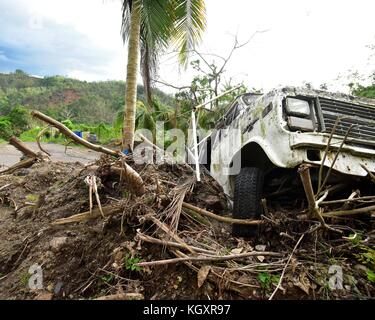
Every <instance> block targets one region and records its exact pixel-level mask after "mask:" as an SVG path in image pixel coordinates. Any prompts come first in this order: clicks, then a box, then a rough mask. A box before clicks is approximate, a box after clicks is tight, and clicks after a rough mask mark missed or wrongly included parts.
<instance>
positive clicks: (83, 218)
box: [51, 205, 124, 225]
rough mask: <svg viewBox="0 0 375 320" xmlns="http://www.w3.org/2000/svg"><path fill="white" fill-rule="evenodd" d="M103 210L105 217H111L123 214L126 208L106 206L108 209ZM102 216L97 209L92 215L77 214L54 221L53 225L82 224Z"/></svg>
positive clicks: (88, 213) (87, 212) (86, 213)
mask: <svg viewBox="0 0 375 320" xmlns="http://www.w3.org/2000/svg"><path fill="white" fill-rule="evenodd" d="M102 210H103V215H104V216H110V215H114V214H116V213H120V212H122V211H123V210H124V206H123V205H115V206H113V205H112V206H106V207H103V208H102ZM100 216H101V212H100V210H99V209H98V208H97V209H94V210H92V213H90V211H86V212H83V213H79V214H75V215H73V216H70V217H68V218H62V219H57V220H55V221H53V222H52V223H51V224H52V225H62V224H67V223H74V222H82V221H87V220H92V219H96V218H98V217H100Z"/></svg>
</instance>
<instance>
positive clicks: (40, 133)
mask: <svg viewBox="0 0 375 320" xmlns="http://www.w3.org/2000/svg"><path fill="white" fill-rule="evenodd" d="M49 128H50V126H47V127H45V128H44V129H42V130H41V131H40V132H39V133H38V136H37V137H36V143H37V144H38V147H39V149H40V151H42V152H44V153H45V154H46V155H47V156H49V157H50V156H51V154H50V153H49V152H48V151H47V150H45V149H44V148H43V147H42V145H41V143H40V138H41V137H42V136H43V134H44V133H45V132H46V131H47V130H48V129H49Z"/></svg>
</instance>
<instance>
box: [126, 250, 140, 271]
mask: <svg viewBox="0 0 375 320" xmlns="http://www.w3.org/2000/svg"><path fill="white" fill-rule="evenodd" d="M141 261H142V259H141V258H140V257H138V256H134V257H131V256H130V254H129V255H127V256H126V257H125V258H124V267H125V269H126V270H129V271H137V272H138V271H141V267H139V266H137V263H139V262H141Z"/></svg>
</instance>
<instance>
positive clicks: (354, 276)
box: [0, 157, 375, 299]
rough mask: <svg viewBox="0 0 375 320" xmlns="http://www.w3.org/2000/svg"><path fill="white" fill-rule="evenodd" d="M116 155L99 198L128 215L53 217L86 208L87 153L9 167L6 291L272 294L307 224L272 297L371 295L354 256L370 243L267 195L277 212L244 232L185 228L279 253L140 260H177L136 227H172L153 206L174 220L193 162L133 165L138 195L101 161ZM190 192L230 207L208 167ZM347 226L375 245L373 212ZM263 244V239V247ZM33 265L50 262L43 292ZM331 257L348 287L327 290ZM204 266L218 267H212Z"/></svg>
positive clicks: (22, 295)
mask: <svg viewBox="0 0 375 320" xmlns="http://www.w3.org/2000/svg"><path fill="white" fill-rule="evenodd" d="M111 161H112V160H111V159H109V158H106V157H103V158H102V159H100V160H99V161H98V165H99V170H97V171H96V172H95V174H96V176H98V177H99V178H100V183H99V194H100V200H101V203H102V205H103V206H107V205H116V204H117V205H119V204H121V205H123V208H124V209H123V211H122V213H119V214H115V215H112V216H107V217H106V218H103V217H99V218H97V219H92V220H90V221H85V222H80V223H71V224H63V225H60V226H54V225H51V223H52V222H54V221H56V219H61V218H65V217H69V216H72V215H74V214H77V213H80V212H84V211H87V210H88V209H89V197H88V186H87V185H86V184H85V182H84V179H85V177H86V176H87V175H89V174H91V173H92V171H90V168H86V167H84V166H83V165H82V164H80V163H62V162H43V163H36V164H35V165H33V166H32V167H31V168H29V169H20V170H18V171H17V172H16V173H14V174H13V175H2V176H0V299H92V298H97V297H100V296H106V295H113V294H118V293H140V294H142V295H143V296H144V298H145V299H208V298H210V299H222V298H226V299H266V298H268V297H269V296H270V294H271V293H272V291H273V290H274V289H275V287H276V284H277V281H278V280H277V279H279V278H278V277H280V274H281V273H282V270H283V268H284V266H285V264H286V262H287V259H288V257H289V255H290V253H291V252H292V249H293V247H294V246H295V244H296V242H297V240H298V239H299V237H300V235H301V234H303V233H305V236H304V239H303V241H301V244H300V246H299V247H298V250H296V251H295V257H293V258H292V259H291V261H290V263H289V266H288V268H287V269H286V270H287V272H286V273H285V276H284V279H283V282H282V286H281V288H280V290H278V292H277V294H276V296H275V298H277V299H353V298H354V299H357V298H358V299H365V298H370V297H374V295H375V290H374V286H373V284H372V283H371V281H370V280H369V279H368V278H367V275H366V271H367V270H368V268H369V267H370V266H369V265H368V264H366V263H365V262H361V261H360V260H358V258H357V257H356V256H355V254H360V253H361V252H363V248H362V249H361V247H360V245H362V244H361V242H358V243H354V242H353V241H349V240H346V239H344V238H342V235H337V234H334V233H333V234H332V233H329V232H326V231H319V230H318V229H317V228H315V229H317V230H313V229H314V226H315V224H314V223H312V222H311V221H297V219H296V218H295V216H296V212H298V211H299V210H300V209H296V208H297V207H300V206H301V205H302V204H301V203H302V202H301V203H299V204H296V203H293V204H291V205H290V206H289V207H283V208H279V207H278V205H277V203H276V204H274V203H269V212H268V214H267V215H266V216H267V218H268V219H269V220H270V222H269V223H266V224H265V225H264V226H262V227H261V228H260V229H259V230H258V232H256V236H254V237H253V238H249V239H245V240H244V239H236V238H233V237H232V236H231V235H230V231H231V227H230V225H228V224H225V223H219V222H217V221H214V220H212V221H211V220H207V219H206V218H204V219H203V220H202V217H198V216H192V215H188V214H185V213H184V211H182V213H181V216H180V220H179V222H178V235H179V237H180V238H181V239H182V240H183V241H184V242H185V243H186V244H188V245H189V246H195V247H199V248H201V249H207V250H214V251H215V252H217V254H218V255H219V256H220V255H228V254H237V253H241V252H247V251H252V250H258V251H270V252H271V251H272V252H276V253H280V256H279V257H272V256H271V257H269V256H263V257H258V258H257V257H250V258H246V259H242V260H240V261H237V262H236V261H229V262H215V263H214V262H209V263H207V262H206V263H203V262H194V263H189V262H188V263H185V264H184V263H176V264H168V265H157V266H145V267H137V266H136V263H137V262H140V261H156V260H163V259H170V258H175V255H174V254H173V252H174V251H173V250H171V249H170V248H167V247H166V246H160V245H157V244H151V243H148V242H145V241H141V240H140V238H139V233H138V234H137V231H138V232H140V233H141V234H144V235H148V236H152V237H154V238H160V239H162V238H163V237H164V236H161V234H162V232H161V231H160V229H159V228H157V227H156V226H155V225H154V224H153V223H152V222H150V221H149V220H147V216H148V215H150V214H151V215H153V216H154V217H156V218H157V219H159V220H160V221H164V222H165V223H166V224H167V225H172V224H173V223H172V222H173V218H175V217H173V212H174V211H173V210H172V211H171V210H170V211H169V212H172V218H171V216H169V215H167V214H166V212H167V211H168V210H166V209H167V208H168V205H169V204H170V203H171V201H172V200H173V199H176V197H177V196H178V192H180V191H181V190H180V191H177V190H176V188H175V186H181V185H182V184H183V183H186V181H189V179H192V174H191V171H189V168H187V167H181V166H174V165H167V164H165V165H162V166H158V167H156V166H151V165H149V166H145V167H137V166H134V168H135V169H136V170H137V171H138V172H140V173H141V176H142V178H143V179H144V182H145V185H146V194H145V195H143V196H142V197H135V196H133V195H132V194H131V193H130V192H129V191H128V188H127V186H126V184H125V185H124V184H121V182H120V181H119V180H118V179H117V178H116V177H113V176H108V175H106V174H104V172H105V170H104V169H103V168H104V167H105V166H106V165H107V164H108V163H109V162H111ZM185 191H186V190H185ZM184 201H185V202H188V203H190V204H194V205H195V206H198V207H201V208H206V209H208V210H211V211H212V212H215V213H216V214H225V215H227V214H230V208H228V205H227V203H228V201H227V198H226V196H225V195H224V193H223V191H222V190H221V188H220V186H219V185H218V184H217V183H216V182H215V181H213V179H212V178H210V177H209V176H208V175H204V178H203V181H202V182H201V183H197V182H195V183H194V182H192V185H191V188H189V187H187V191H186V195H185V197H184ZM296 201H297V200H296ZM94 205H95V207H96V206H97V205H96V202H95V201H94ZM346 225H348V226H350V227H351V228H352V229H350V230H359V229H360V230H361V233H362V237H363V238H362V239H365V240H366V241H365V242H363V245H364V246H366V248H367V247H368V248H373V246H374V233H373V231H372V230H373V222H371V221H370V220H368V219H367V220H366V219H364V220H363V219H356V220H355V221H351V222H350V223H349V222H346ZM309 231H311V232H309ZM348 235H349V232H347V233H345V234H344V236H348ZM164 239H166V240H171V239H170V238H165V237H164ZM259 245H261V246H264V247H262V248H260V249H259V248H257V247H258V246H259ZM181 251H183V250H181ZM184 252H185V251H184ZM185 253H186V254H188V252H185ZM36 264H37V265H39V266H41V267H42V270H43V289H41V290H32V289H30V288H29V286H28V283H29V280H30V274H29V268H30V267H31V266H33V265H36ZM331 265H339V266H341V267H342V268H343V275H344V287H343V288H342V289H340V290H330V289H329V288H328V284H327V283H328V279H329V277H330V276H331V275H330V274H329V267H330V266H331ZM205 266H209V269H207V270H206V271H208V272H207V274H205V272H204V267H205ZM244 268H245V269H244ZM197 271H199V272H198V276H197ZM202 277H203V279H202ZM198 278H200V283H199V287H198V280H197V279H198ZM202 281H203V283H202Z"/></svg>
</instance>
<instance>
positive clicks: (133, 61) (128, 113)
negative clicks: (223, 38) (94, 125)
mask: <svg viewBox="0 0 375 320" xmlns="http://www.w3.org/2000/svg"><path fill="white" fill-rule="evenodd" d="M122 17H123V19H122V28H121V32H122V35H123V39H124V41H126V42H127V43H128V65H127V75H126V90H125V112H124V123H123V139H122V147H123V150H124V149H126V150H129V151H131V150H132V149H133V145H134V129H135V113H136V101H137V72H138V63H139V50H140V44H142V48H143V50H142V53H143V54H145V53H147V55H146V54H145V58H144V59H142V60H143V62H144V61H147V62H154V64H151V63H149V64H148V65H146V66H144V65H143V68H142V70H143V72H142V73H143V74H145V72H144V71H145V68H146V69H147V70H148V72H150V70H152V66H153V65H155V63H156V59H155V57H157V53H158V52H160V50H162V49H165V48H166V47H167V46H169V45H170V44H172V43H173V44H175V45H176V46H177V47H178V49H179V52H180V62H181V63H182V64H184V65H186V62H187V58H188V52H189V50H190V49H191V48H192V47H193V46H194V44H195V43H196V42H197V40H200V39H201V35H202V33H203V31H204V29H205V25H206V18H205V5H204V0H123V7H122ZM146 49H147V50H146ZM146 77H147V75H146ZM148 78H150V73H148ZM147 89H148V90H149V88H146V90H147ZM146 94H147V93H146Z"/></svg>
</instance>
